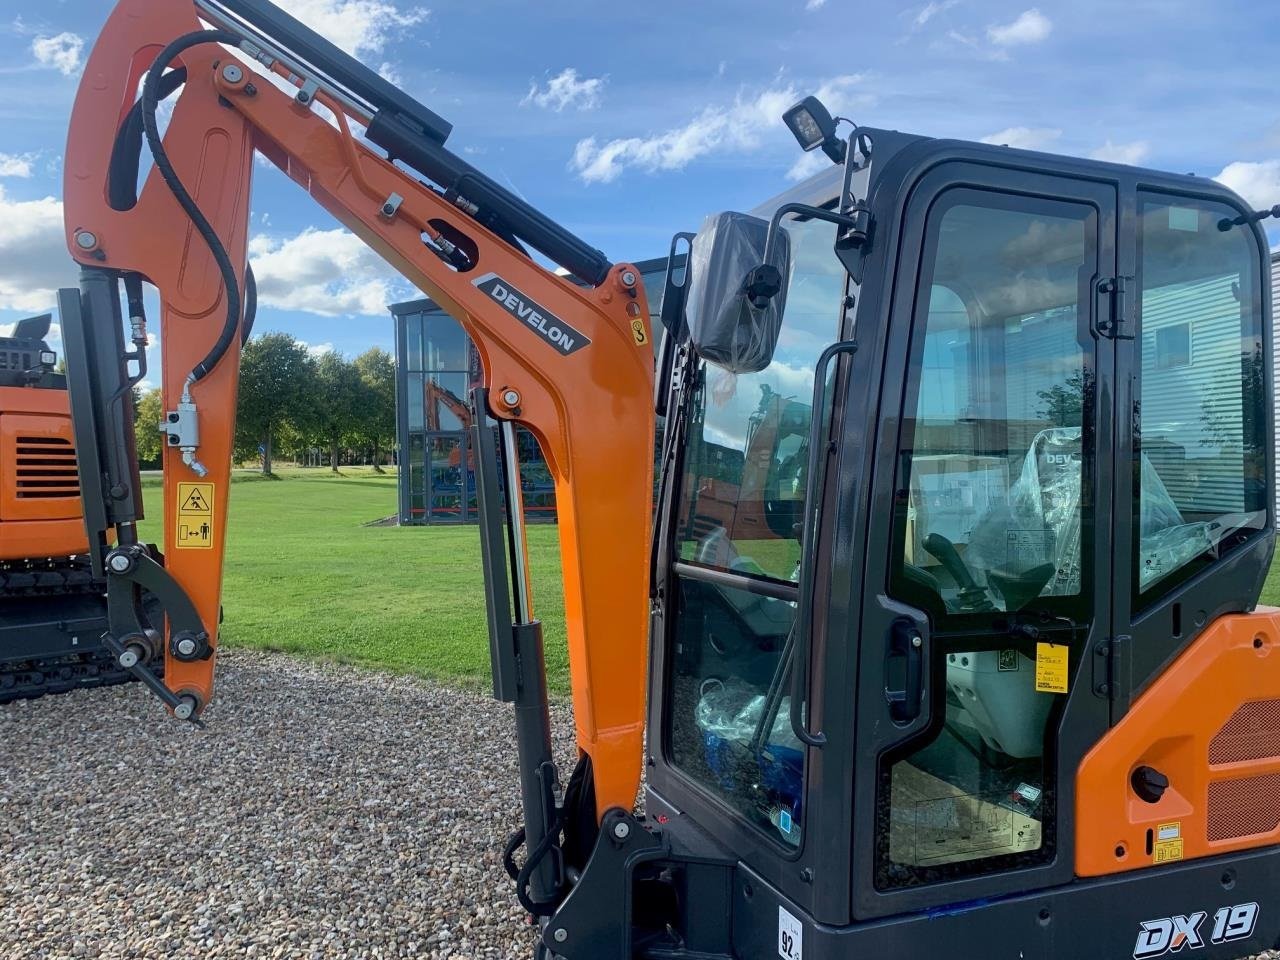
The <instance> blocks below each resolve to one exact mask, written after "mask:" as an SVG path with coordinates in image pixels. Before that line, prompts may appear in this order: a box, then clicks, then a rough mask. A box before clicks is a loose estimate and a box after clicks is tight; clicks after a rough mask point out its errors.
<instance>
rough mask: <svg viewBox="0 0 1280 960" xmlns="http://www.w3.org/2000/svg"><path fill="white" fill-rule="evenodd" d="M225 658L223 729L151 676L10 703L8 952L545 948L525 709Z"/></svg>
mask: <svg viewBox="0 0 1280 960" xmlns="http://www.w3.org/2000/svg"><path fill="white" fill-rule="evenodd" d="M222 657H223V662H222V663H221V664H220V673H219V687H218V697H217V700H216V701H215V703H214V705H213V706H211V707H210V708H209V710H208V712H207V713H206V719H207V720H208V728H207V729H205V730H203V731H201V730H196V729H194V728H192V727H190V726H189V725H186V724H179V723H177V722H174V721H167V720H166V719H165V718H164V717H163V716H162V715H161V713H160V708H159V706H158V704H157V703H156V702H155V701H154V700H153V699H152V698H150V697H146V696H143V694H142V691H141V690H140V689H138V688H137V687H136V686H130V687H116V688H111V689H107V690H94V691H83V692H78V693H74V694H69V695H66V696H61V697H46V698H44V699H42V700H38V701H34V702H28V703H17V704H11V705H8V706H4V707H0V743H3V744H4V745H5V747H6V750H5V751H4V757H3V759H0V765H2V769H3V777H0V957H3V958H4V960H20V958H36V957H39V958H59V960H60V958H64V957H98V958H102V960H107V958H117V957H119V958H138V960H141V958H147V960H150V958H166V960H167V958H171V957H182V956H185V957H201V958H215V957H236V958H240V957H260V958H284V957H289V958H325V960H328V958H345V957H353V958H354V957H361V958H366V957H372V958H383V957H385V958H391V957H423V958H444V957H483V958H505V957H519V958H526V960H527V958H529V957H531V956H532V951H533V936H532V932H531V930H530V928H529V927H528V926H527V925H526V924H525V923H524V920H523V917H522V912H521V911H520V909H519V906H518V905H517V904H516V901H515V897H514V894H513V889H512V884H511V881H510V880H509V879H508V878H507V876H506V874H505V872H504V871H503V869H502V866H501V862H500V855H501V849H502V845H503V843H504V841H505V840H506V838H507V836H508V834H509V833H510V832H511V830H512V829H514V827H515V825H516V824H517V823H518V820H519V799H518V798H519V794H518V792H517V786H516V779H515V772H514V771H515V753H514V748H513V742H514V741H513V737H514V728H513V723H512V721H511V713H510V710H509V708H507V707H506V706H505V705H502V704H498V703H495V702H494V701H492V700H490V699H488V698H487V697H485V696H483V695H478V694H466V693H457V692H453V691H450V690H446V689H443V688H441V687H438V686H435V685H431V684H427V683H424V682H421V681H417V680H410V679H401V678H396V677H391V676H386V675H382V674H375V673H368V672H364V671H359V670H354V669H349V668H344V667H333V666H325V665H318V664H314V663H308V662H303V661H299V660H294V659H290V658H287V657H282V656H264V655H261V654H255V653H250V652H246V651H238V650H237V651H229V652H227V653H224V654H223V655H222ZM553 723H554V725H555V728H556V738H557V747H558V749H559V748H563V750H564V751H565V752H566V754H568V753H569V752H571V750H572V740H573V738H572V726H571V722H570V718H569V713H568V710H567V709H556V710H554V711H553ZM444 731H450V732H451V735H452V737H453V739H452V740H451V741H446V740H443V739H442V738H441V735H442V732H444Z"/></svg>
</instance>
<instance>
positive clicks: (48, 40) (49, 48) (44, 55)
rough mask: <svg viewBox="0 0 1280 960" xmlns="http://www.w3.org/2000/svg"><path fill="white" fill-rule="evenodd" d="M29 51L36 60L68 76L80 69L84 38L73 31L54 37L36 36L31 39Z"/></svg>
mask: <svg viewBox="0 0 1280 960" xmlns="http://www.w3.org/2000/svg"><path fill="white" fill-rule="evenodd" d="M31 52H32V54H34V55H35V58H36V61H37V62H38V63H40V64H42V65H44V66H46V67H52V68H53V69H54V70H57V71H59V72H60V73H61V74H62V75H63V76H66V77H69V76H71V75H72V74H73V73H75V72H76V71H77V70H79V69H80V61H81V57H82V56H83V55H84V38H83V37H81V36H79V35H77V34H74V33H60V34H58V35H57V36H54V37H36V38H35V39H34V40H32V41H31Z"/></svg>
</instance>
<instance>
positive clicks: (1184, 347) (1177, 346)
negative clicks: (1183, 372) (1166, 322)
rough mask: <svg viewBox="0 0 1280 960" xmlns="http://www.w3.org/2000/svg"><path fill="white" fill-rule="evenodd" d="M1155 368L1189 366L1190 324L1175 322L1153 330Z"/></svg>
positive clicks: (1168, 368)
mask: <svg viewBox="0 0 1280 960" xmlns="http://www.w3.org/2000/svg"><path fill="white" fill-rule="evenodd" d="M1155 335H1156V336H1155V340H1156V356H1155V360H1156V369H1157V370H1172V369H1174V368H1175V367H1189V366H1191V324H1190V323H1177V324H1174V325H1173V326H1169V327H1165V328H1163V329H1160V330H1156V332H1155Z"/></svg>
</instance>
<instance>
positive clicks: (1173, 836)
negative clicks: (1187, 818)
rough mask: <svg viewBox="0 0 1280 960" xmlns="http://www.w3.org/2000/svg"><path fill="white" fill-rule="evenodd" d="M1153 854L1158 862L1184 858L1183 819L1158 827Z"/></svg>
mask: <svg viewBox="0 0 1280 960" xmlns="http://www.w3.org/2000/svg"><path fill="white" fill-rule="evenodd" d="M1151 855H1152V858H1153V859H1154V860H1155V862H1156V863H1173V862H1175V861H1177V860H1181V859H1182V856H1183V846H1182V821H1180V820H1175V821H1174V822H1172V823H1162V824H1160V826H1158V827H1156V835H1155V843H1154V844H1153V845H1152V848H1151Z"/></svg>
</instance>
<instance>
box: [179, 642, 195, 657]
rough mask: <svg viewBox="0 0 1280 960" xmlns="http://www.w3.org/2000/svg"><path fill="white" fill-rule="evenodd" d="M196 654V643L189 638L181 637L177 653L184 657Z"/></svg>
mask: <svg viewBox="0 0 1280 960" xmlns="http://www.w3.org/2000/svg"><path fill="white" fill-rule="evenodd" d="M195 652H196V642H195V641H194V640H192V639H191V638H190V637H183V638H182V639H181V640H179V641H178V653H180V654H182V655H183V656H184V657H189V656H191V655H192V654H193V653H195Z"/></svg>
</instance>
